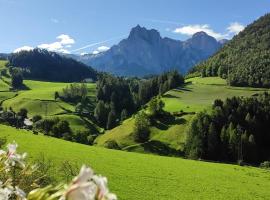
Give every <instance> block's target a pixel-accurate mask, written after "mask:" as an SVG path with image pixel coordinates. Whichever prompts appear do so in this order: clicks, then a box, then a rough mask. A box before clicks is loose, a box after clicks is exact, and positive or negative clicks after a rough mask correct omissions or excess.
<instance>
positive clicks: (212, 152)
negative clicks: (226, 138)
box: [208, 122, 219, 159]
mask: <svg viewBox="0 0 270 200" xmlns="http://www.w3.org/2000/svg"><path fill="white" fill-rule="evenodd" d="M218 144H219V141H218V133H217V130H216V127H215V125H214V123H213V122H211V123H210V126H209V130H208V156H209V158H211V159H216V158H217V155H218Z"/></svg>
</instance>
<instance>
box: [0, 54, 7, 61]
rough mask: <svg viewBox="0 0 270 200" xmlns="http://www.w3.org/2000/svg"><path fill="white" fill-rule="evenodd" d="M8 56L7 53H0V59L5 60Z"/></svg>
mask: <svg viewBox="0 0 270 200" xmlns="http://www.w3.org/2000/svg"><path fill="white" fill-rule="evenodd" d="M8 56H9V54H7V53H0V60H7V59H8Z"/></svg>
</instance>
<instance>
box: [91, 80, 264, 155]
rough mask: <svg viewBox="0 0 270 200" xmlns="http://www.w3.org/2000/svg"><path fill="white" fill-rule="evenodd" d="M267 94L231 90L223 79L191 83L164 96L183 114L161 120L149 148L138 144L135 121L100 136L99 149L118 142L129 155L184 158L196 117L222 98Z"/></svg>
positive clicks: (168, 104) (171, 109)
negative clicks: (183, 152) (176, 156)
mask: <svg viewBox="0 0 270 200" xmlns="http://www.w3.org/2000/svg"><path fill="white" fill-rule="evenodd" d="M264 91H268V90H266V89H260V88H247V87H246V88H240V87H231V86H227V85H226V81H225V80H224V79H221V78H219V77H207V78H192V79H188V80H186V85H185V86H184V87H182V88H177V89H173V90H170V91H169V92H167V93H165V94H164V95H163V96H162V100H163V101H164V103H165V107H164V109H165V111H167V112H170V113H174V112H177V113H179V112H180V113H181V111H182V114H181V116H175V117H172V119H170V120H168V119H167V120H160V121H158V120H157V121H156V122H155V124H154V125H153V126H151V128H150V130H151V135H150V142H147V143H145V144H139V143H137V142H135V140H134V134H133V126H134V117H131V118H129V119H127V120H126V121H124V122H123V123H122V124H121V125H119V126H117V127H116V128H114V129H112V130H109V131H107V132H106V133H105V134H103V135H100V136H99V137H98V138H97V139H96V141H95V142H96V144H97V145H98V146H105V147H108V143H110V142H111V141H114V142H116V143H117V144H118V146H119V147H120V148H121V149H123V150H127V151H136V152H148V153H155V154H162V155H163V154H166V155H170V154H180V155H181V150H182V149H183V145H184V143H185V139H186V135H185V128H186V126H187V125H188V123H189V121H190V119H192V116H193V114H194V113H197V112H200V111H203V110H204V109H208V108H210V107H211V105H212V103H213V102H214V100H215V99H218V98H219V99H222V100H224V99H226V98H229V97H233V96H243V97H248V96H251V95H254V94H257V93H260V92H264ZM175 151H176V152H175Z"/></svg>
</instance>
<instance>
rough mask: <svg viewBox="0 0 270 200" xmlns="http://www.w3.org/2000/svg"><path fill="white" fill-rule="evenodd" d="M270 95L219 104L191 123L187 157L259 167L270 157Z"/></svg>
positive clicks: (202, 113) (237, 99)
mask: <svg viewBox="0 0 270 200" xmlns="http://www.w3.org/2000/svg"><path fill="white" fill-rule="evenodd" d="M269 124H270V94H269V93H263V94H259V95H258V96H253V97H249V98H241V97H233V98H228V99H226V100H225V101H221V100H219V99H217V100H215V102H214V104H213V107H212V109H211V112H206V111H205V112H200V113H198V114H197V115H196V117H195V118H194V119H193V120H192V121H191V122H190V125H189V127H188V130H187V141H186V146H185V152H186V156H187V157H188V158H195V159H207V160H215V161H224V162H237V161H238V162H246V163H251V164H259V163H261V162H263V161H265V160H268V159H269V157H270V134H269V128H270V126H269Z"/></svg>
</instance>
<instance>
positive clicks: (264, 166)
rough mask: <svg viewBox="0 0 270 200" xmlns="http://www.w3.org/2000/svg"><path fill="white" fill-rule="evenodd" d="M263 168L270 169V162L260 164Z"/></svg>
mask: <svg viewBox="0 0 270 200" xmlns="http://www.w3.org/2000/svg"><path fill="white" fill-rule="evenodd" d="M260 167H261V168H266V169H270V161H264V162H262V163H261V164H260Z"/></svg>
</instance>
